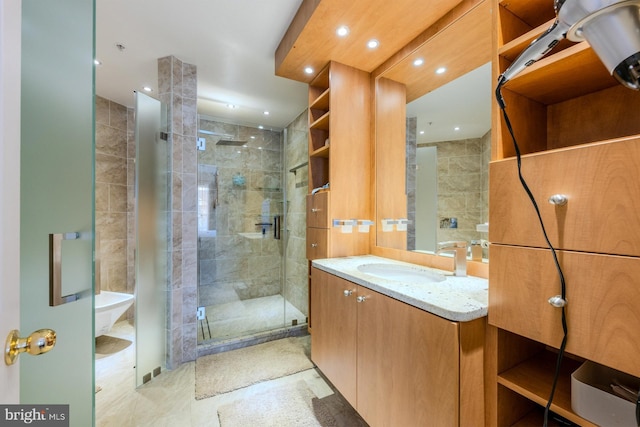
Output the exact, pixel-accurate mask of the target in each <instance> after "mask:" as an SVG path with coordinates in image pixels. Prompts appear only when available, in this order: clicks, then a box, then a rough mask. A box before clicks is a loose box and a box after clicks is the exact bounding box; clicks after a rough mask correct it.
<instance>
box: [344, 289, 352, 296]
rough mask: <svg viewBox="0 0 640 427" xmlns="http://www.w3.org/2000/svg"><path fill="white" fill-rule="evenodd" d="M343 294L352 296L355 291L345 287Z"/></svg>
mask: <svg viewBox="0 0 640 427" xmlns="http://www.w3.org/2000/svg"><path fill="white" fill-rule="evenodd" d="M343 294H344V296H345V297H350V296H351V295H352V294H353V291H350V290H349V289H345V290H344V292H343Z"/></svg>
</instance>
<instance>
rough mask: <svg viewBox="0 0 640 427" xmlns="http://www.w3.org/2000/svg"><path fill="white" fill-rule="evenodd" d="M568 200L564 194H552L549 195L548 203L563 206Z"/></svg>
mask: <svg viewBox="0 0 640 427" xmlns="http://www.w3.org/2000/svg"><path fill="white" fill-rule="evenodd" d="M568 201H569V198H568V197H567V196H566V195H564V194H554V195H553V196H551V197H549V203H551V204H552V205H556V206H564V205H566V204H567V202H568Z"/></svg>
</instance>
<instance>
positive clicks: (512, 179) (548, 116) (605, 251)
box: [487, 0, 640, 426]
mask: <svg viewBox="0 0 640 427" xmlns="http://www.w3.org/2000/svg"><path fill="white" fill-rule="evenodd" d="M493 1H494V3H493V6H494V7H493V9H494V11H497V13H494V14H493V19H494V23H493V25H494V28H495V31H496V33H495V36H496V38H495V43H494V48H495V51H494V56H493V61H494V73H495V75H494V78H495V79H494V81H497V78H498V76H499V74H500V73H502V72H504V71H505V70H506V69H507V68H508V67H509V65H510V64H511V63H512V61H514V60H515V59H516V58H517V56H518V55H519V54H520V52H521V51H522V50H523V49H524V48H525V47H526V46H527V45H528V44H529V43H531V41H532V40H534V39H535V38H537V37H538V36H539V35H540V34H542V33H543V32H544V31H546V29H547V28H549V26H550V25H551V24H552V23H553V21H554V19H555V13H554V11H553V7H552V4H551V3H552V2H549V1H547V0H493ZM502 93H503V97H504V100H505V103H506V106H507V109H506V111H507V113H508V115H509V119H510V122H511V124H512V125H513V130H514V132H515V135H516V138H517V141H518V145H519V147H520V151H521V153H522V154H523V157H522V167H523V175H524V176H525V179H527V181H528V183H529V186H530V188H531V190H532V193H533V195H534V197H535V198H536V199H537V201H538V204H539V205H540V209H541V211H542V216H543V219H544V221H545V224H546V225H549V227H551V228H553V231H552V237H551V240H552V241H553V243H554V246H555V248H556V249H557V250H559V254H560V255H559V256H560V262H561V265H562V266H563V269H564V271H565V276H566V280H567V299H568V300H569V303H568V305H567V307H566V308H565V309H566V312H567V318H568V319H569V326H570V327H569V337H570V338H569V344H568V347H567V348H568V350H567V351H568V352H567V354H566V356H565V358H564V362H563V365H562V367H561V371H560V375H559V381H558V385H557V388H556V391H555V396H554V400H553V403H552V405H551V407H550V409H551V411H553V412H554V413H556V414H558V415H559V416H561V417H564V418H565V419H567V420H569V421H571V422H573V423H576V424H578V425H581V426H593V425H594V424H592V423H591V422H590V421H588V420H586V419H584V418H582V417H580V416H579V415H577V414H575V413H574V412H573V411H572V409H571V382H570V379H571V373H572V372H574V371H575V370H576V369H577V368H578V367H579V366H580V364H581V363H582V361H583V360H592V361H596V362H598V363H600V364H603V365H606V366H610V367H612V368H615V369H618V370H621V371H624V372H627V373H630V374H632V375H638V373H640V369H636V367H635V365H634V364H632V363H628V362H627V361H625V360H622V358H620V357H619V356H618V354H633V352H635V351H636V349H635V347H636V345H635V342H638V341H640V332H638V331H640V317H633V318H631V319H629V317H628V316H626V315H625V314H624V313H623V311H622V310H618V309H611V307H623V306H625V305H631V303H630V302H629V295H631V294H629V293H627V294H626V295H625V292H630V290H629V291H626V290H624V291H623V290H622V289H626V288H627V287H630V289H635V288H634V287H633V285H629V284H625V285H623V286H621V287H616V285H617V283H618V281H619V279H614V277H616V278H620V277H627V276H631V275H633V274H636V273H637V269H638V268H640V256H638V253H637V251H636V250H635V249H630V248H629V245H628V244H626V243H625V242H626V241H627V240H628V241H631V240H630V239H629V238H628V237H627V235H628V234H629V233H636V232H637V231H636V228H639V227H638V226H637V224H636V222H637V221H635V220H634V218H636V216H637V215H636V214H634V213H632V212H637V211H638V207H637V206H633V204H634V202H632V201H631V200H634V199H636V198H637V196H638V195H640V187H639V188H638V190H636V189H635V186H634V187H633V188H632V187H629V186H626V185H622V184H623V183H624V182H626V180H625V179H624V178H622V180H620V179H611V177H609V178H607V177H606V176H604V175H606V174H604V173H603V172H602V170H603V168H604V169H607V170H608V171H609V174H612V173H614V172H612V171H613V170H615V174H617V175H618V174H619V176H620V177H624V176H628V175H629V174H632V175H633V173H635V170H636V167H635V166H633V165H634V164H638V163H639V162H640V155H638V153H635V152H630V151H629V150H628V149H626V147H635V144H634V142H635V140H636V139H637V138H638V136H639V135H640V120H638V119H637V113H636V111H638V108H640V94H638V93H637V92H634V91H631V90H629V89H626V88H624V87H622V86H621V85H620V84H619V83H618V82H617V81H616V80H615V79H614V78H613V77H612V76H610V75H609V73H608V72H607V70H606V68H605V67H604V65H603V64H602V62H601V61H600V59H599V58H598V57H597V55H596V54H595V52H594V51H593V50H592V49H591V47H590V46H589V44H588V43H586V42H581V43H572V42H569V41H563V42H562V43H560V44H559V45H558V46H557V47H556V48H555V49H554V50H553V51H552V52H551V53H550V54H548V55H547V56H546V57H544V58H543V59H541V60H540V61H538V62H537V63H535V64H534V65H532V66H530V67H528V68H527V69H526V70H525V71H523V72H522V73H520V74H519V75H517V76H515V77H514V78H512V79H511V80H510V81H509V82H507V84H506V85H505V86H504V88H503V91H502ZM493 124H494V129H495V132H493V141H492V156H493V158H492V163H491V165H490V178H489V186H490V198H491V209H490V219H489V222H490V223H491V224H492V227H491V231H490V233H489V240H490V241H491V244H492V248H493V249H492V264H491V268H490V270H489V280H490V283H491V286H490V290H489V292H490V296H489V325H490V333H489V337H490V338H489V339H488V355H489V356H488V357H489V365H488V366H489V369H488V372H489V377H490V378H491V381H490V384H489V387H488V390H489V391H488V394H487V405H488V406H487V413H488V414H489V417H488V424H489V425H499V426H505V425H507V426H524V425H541V424H542V417H543V415H542V412H543V410H544V407H545V406H546V404H547V399H548V398H549V394H550V391H551V384H552V382H553V377H554V372H555V365H556V355H557V348H558V347H559V345H560V341H561V337H562V330H561V325H560V311H559V310H558V309H556V308H553V307H551V306H550V305H549V304H548V303H547V300H548V298H549V297H551V296H553V295H555V294H559V293H560V289H559V287H560V285H559V280H558V278H557V273H556V271H555V267H554V265H553V262H552V261H551V258H550V251H548V250H546V249H544V248H545V246H546V243H544V242H543V241H542V239H540V238H539V237H540V236H539V233H538V232H537V231H536V233H537V234H535V235H534V232H533V231H532V232H531V234H529V235H527V236H523V235H522V234H519V233H520V231H521V230H522V226H523V224H525V227H526V228H531V229H536V230H537V229H538V224H537V219H536V218H535V214H533V213H532V212H530V210H532V209H533V207H532V206H531V205H530V203H529V201H528V198H527V197H526V196H523V194H524V190H522V188H521V186H520V183H519V182H518V178H517V173H516V162H515V159H514V156H515V149H514V147H513V143H512V139H511V136H510V134H509V132H508V130H507V126H506V123H505V121H504V118H503V117H502V113H501V111H500V110H499V108H498V105H497V103H494V111H493ZM625 144H628V145H626V146H625ZM623 146H625V149H621V150H619V148H621V147H623ZM611 150H613V151H616V150H618V151H619V155H618V159H616V158H613V157H612V156H603V155H602V153H603V152H605V151H606V152H609V151H611ZM623 153H624V154H623ZM635 157H638V158H635ZM634 158H635V159H634ZM560 159H564V161H559V160H560ZM568 159H571V160H569V161H567V160H568ZM621 160H622V162H621ZM576 174H582V175H581V176H583V177H584V178H583V179H576V180H574V182H573V183H572V184H571V185H570V186H567V181H568V180H569V179H570V177H572V176H575V175H576ZM594 183H598V184H599V185H602V188H599V189H597V190H596V189H595V188H594V185H593V184H594ZM569 187H570V188H569ZM553 194H567V195H568V196H569V202H568V204H567V205H566V206H565V207H558V206H556V207H553V206H551V205H548V204H547V199H548V198H549V197H550V196H551V195H553ZM609 196H610V197H613V198H614V199H615V200H616V201H617V202H615V203H616V204H617V210H616V212H624V211H627V212H628V213H625V214H620V215H619V216H620V218H617V220H616V221H615V222H612V221H611V215H610V214H607V213H605V212H604V211H602V210H599V209H601V208H603V207H604V208H606V206H607V205H606V203H607V202H606V201H604V198H606V197H609ZM516 200H517V203H516V202H515V201H516ZM514 206H517V208H516V209H513V207H514ZM571 215H574V216H573V217H571ZM570 218H571V219H570ZM585 218H589V220H588V221H585ZM618 221H619V222H618ZM634 221H635V222H634ZM577 222H579V223H581V224H583V225H584V226H583V227H575V224H576V223H577ZM601 227H605V228H606V230H607V231H606V232H605V233H606V235H604V234H603V233H601V234H600V236H604V237H607V238H608V239H609V240H608V241H607V240H606V239H605V238H604V237H603V238H600V237H594V235H595V234H594V233H596V230H597V229H598V228H601ZM516 234H518V235H520V236H522V238H521V239H519V238H515V235H516ZM579 235H583V236H591V238H590V239H589V240H588V241H585V242H584V243H580V244H576V243H575V242H576V237H578V236H579ZM611 236H616V237H615V238H614V237H611ZM516 240H518V241H517V242H516ZM541 251H543V252H541ZM516 254H517V255H516ZM493 255H496V256H495V257H494V256H493ZM514 256H515V257H514ZM585 260H589V262H585ZM514 262H515V263H516V264H517V266H515V265H514ZM618 262H623V264H616V265H615V266H614V265H613V264H612V263H618ZM605 265H606V266H608V267H606V268H607V270H608V272H607V273H606V274H604V275H602V274H601V269H600V270H599V268H598V266H600V267H602V266H605ZM534 276H535V277H534ZM604 276H607V277H604ZM542 277H544V280H542V281H541V280H540V279H541V278H542ZM614 288H615V289H617V291H616V293H615V295H613V294H611V291H612V289H614ZM527 290H528V291H529V292H530V293H529V294H527V296H526V297H522V295H524V294H525V292H527ZM596 295H600V296H599V297H595V296H596ZM603 303H604V304H606V305H607V307H609V308H608V309H606V310H607V315H606V316H603V315H602V314H598V312H600V313H602V312H603V311H605V309H604V308H603V307H602V304H603ZM625 310H626V309H625ZM507 313H509V314H508V316H507ZM509 316H510V317H509ZM507 317H509V320H507ZM523 318H526V319H524V320H523ZM587 323H589V324H591V325H596V327H593V326H586V324H587ZM621 328H624V329H625V330H628V331H630V332H624V335H625V338H624V339H618V338H616V337H622V335H623V332H622V331H621ZM587 329H588V331H587ZM550 425H553V424H550Z"/></svg>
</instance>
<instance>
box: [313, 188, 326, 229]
mask: <svg viewBox="0 0 640 427" xmlns="http://www.w3.org/2000/svg"><path fill="white" fill-rule="evenodd" d="M329 226H330V224H329V192H328V191H323V192H320V193H316V194H314V195H311V194H309V195H307V227H316V228H329Z"/></svg>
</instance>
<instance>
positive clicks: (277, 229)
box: [273, 215, 282, 240]
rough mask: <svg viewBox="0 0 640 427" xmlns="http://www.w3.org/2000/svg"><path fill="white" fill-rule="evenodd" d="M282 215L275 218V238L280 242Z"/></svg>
mask: <svg viewBox="0 0 640 427" xmlns="http://www.w3.org/2000/svg"><path fill="white" fill-rule="evenodd" d="M281 219H282V215H276V216H274V217H273V238H274V239H276V240H280V220H281Z"/></svg>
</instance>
